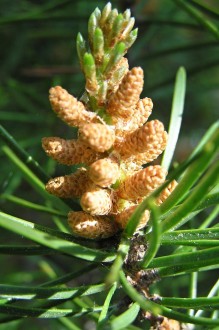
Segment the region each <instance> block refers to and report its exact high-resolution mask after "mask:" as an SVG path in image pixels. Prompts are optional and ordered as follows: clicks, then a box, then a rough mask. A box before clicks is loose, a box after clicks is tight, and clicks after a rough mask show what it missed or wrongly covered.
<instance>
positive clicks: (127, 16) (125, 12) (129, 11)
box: [123, 9, 131, 21]
mask: <svg viewBox="0 0 219 330" xmlns="http://www.w3.org/2000/svg"><path fill="white" fill-rule="evenodd" d="M123 17H124V19H125V20H127V21H128V20H129V19H130V17H131V10H130V9H126V11H124V13H123Z"/></svg>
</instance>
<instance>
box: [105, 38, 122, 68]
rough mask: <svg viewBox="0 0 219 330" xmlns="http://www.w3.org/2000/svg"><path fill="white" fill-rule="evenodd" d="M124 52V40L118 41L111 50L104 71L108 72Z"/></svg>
mask: <svg viewBox="0 0 219 330" xmlns="http://www.w3.org/2000/svg"><path fill="white" fill-rule="evenodd" d="M125 53H126V45H125V44H124V42H119V43H118V44H117V45H116V46H115V48H114V49H113V51H112V54H111V56H110V60H109V62H108V64H107V67H106V69H105V73H108V72H109V71H110V70H111V68H112V67H113V66H114V65H115V64H116V63H118V61H119V60H120V59H121V58H122V57H123V56H124V54H125Z"/></svg>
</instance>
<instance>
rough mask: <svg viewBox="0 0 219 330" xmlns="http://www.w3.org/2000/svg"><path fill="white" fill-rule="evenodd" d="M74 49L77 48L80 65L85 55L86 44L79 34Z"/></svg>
mask: <svg viewBox="0 0 219 330" xmlns="http://www.w3.org/2000/svg"><path fill="white" fill-rule="evenodd" d="M76 48H77V53H78V57H79V60H80V63H81V65H82V62H83V57H84V54H85V53H86V43H85V40H84V38H83V36H82V35H81V33H80V32H79V33H78V35H77V39H76Z"/></svg>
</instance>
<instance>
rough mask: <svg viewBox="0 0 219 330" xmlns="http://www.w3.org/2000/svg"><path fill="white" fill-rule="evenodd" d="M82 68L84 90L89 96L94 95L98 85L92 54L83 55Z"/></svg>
mask: <svg viewBox="0 0 219 330" xmlns="http://www.w3.org/2000/svg"><path fill="white" fill-rule="evenodd" d="M83 68H84V73H85V78H86V90H87V92H88V93H89V94H90V95H94V94H95V93H96V90H97V88H98V84H97V78H96V66H95V61H94V58H93V56H92V54H90V53H85V54H84V58H83Z"/></svg>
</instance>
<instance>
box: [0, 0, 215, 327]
mask: <svg viewBox="0 0 219 330" xmlns="http://www.w3.org/2000/svg"><path fill="white" fill-rule="evenodd" d="M187 3H190V4H192V6H193V8H194V9H195V10H196V13H199V15H201V17H202V18H203V19H204V20H205V22H207V24H206V26H204V25H203V24H200V23H199V21H198V20H197V18H195V17H193V16H192V15H191V14H189V13H188V12H186V11H185V10H184V9H183V8H182V7H180V6H179V3H178V1H174V0H172V1H171V0H148V1H146V0H145V1H143V0H139V1H137V0H136V1H132V0H129V1H112V5H113V7H114V8H118V9H119V11H124V10H125V9H127V8H130V9H131V11H132V16H134V17H135V18H136V24H135V26H136V27H138V28H139V36H138V38H137V41H136V42H135V44H134V45H133V46H132V48H131V49H130V51H129V53H128V59H129V64H130V67H133V66H141V67H142V68H143V70H144V74H145V85H144V91H143V93H142V96H143V97H145V96H147V97H150V98H152V100H153V103H154V110H153V114H152V116H151V118H153V119H154V118H158V119H159V120H162V121H163V122H164V124H165V127H166V129H168V123H169V117H170V110H171V103H172V93H173V86H174V79H175V74H176V71H177V70H178V68H179V67H180V66H184V67H185V69H186V71H187V77H188V80H187V92H186V100H185V111H184V117H183V122H182V129H181V133H180V137H179V142H178V145H177V149H176V154H175V158H174V161H177V162H180V161H182V160H183V159H185V158H186V157H187V156H188V155H189V154H190V152H191V150H192V149H193V148H194V146H195V145H196V144H197V143H198V141H199V139H200V137H201V136H202V135H203V134H204V132H205V131H206V130H207V128H208V127H209V126H210V125H211V124H212V123H213V122H215V121H216V120H217V119H218V103H219V93H218V86H219V47H218V46H219V43H218V41H219V32H217V31H218V30H217V29H218V28H217V27H218V26H219V24H218V19H219V3H218V0H212V1H204V0H203V1H201V0H199V1H198V0H192V1H187ZM105 4H106V2H105V1H83V0H74V1H73V0H62V1H61V0H46V1H43V0H41V1H40V0H35V1H28V0H17V1H8V0H1V1H0V13H1V16H0V40H1V51H0V67H1V74H0V122H1V124H2V125H3V126H4V127H5V128H6V129H7V130H8V131H9V133H10V134H11V135H13V137H14V138H15V140H16V141H17V142H18V143H19V144H20V145H21V146H22V147H23V148H24V149H25V150H26V151H28V152H29V153H30V154H31V155H32V156H33V157H34V158H35V159H36V160H37V161H38V162H39V163H40V165H41V166H42V167H43V168H44V169H45V171H46V172H47V173H48V174H49V175H51V176H55V175H59V174H64V173H68V172H70V171H71V169H70V168H67V167H65V166H61V165H57V164H56V163H55V162H54V161H52V160H50V159H48V157H47V156H46V155H45V154H44V152H43V150H42V148H41V138H42V137H44V136H60V137H64V138H69V137H71V136H72V134H73V131H72V129H71V128H68V127H66V126H65V124H64V123H63V122H62V121H60V120H59V119H58V118H57V117H56V116H55V114H54V113H53V112H52V110H51V108H50V104H49V102H48V90H49V88H50V87H51V86H55V85H61V86H62V87H63V88H65V89H67V90H68V91H69V92H70V93H71V94H73V95H74V96H76V97H80V96H81V94H82V93H83V89H84V78H83V75H82V73H81V71H80V67H79V62H78V59H77V53H76V47H75V40H76V36H77V33H78V32H79V31H80V32H81V33H82V34H83V36H84V37H85V38H86V37H87V21H88V17H89V16H90V14H91V13H92V11H93V10H94V9H95V8H96V7H97V6H98V7H99V8H100V9H102V8H103V7H104V5H105ZM209 22H210V24H212V26H213V29H212V30H211V28H209V26H208V23H209ZM215 27H216V30H215V33H214V32H212V31H213V30H214V28H215ZM1 145H3V142H2V141H1V140H0V146H1ZM0 158H1V160H0V162H1V172H0V173H1V174H0V189H1V190H0V193H4V194H13V195H16V196H18V197H21V198H26V199H28V200H30V201H32V202H36V203H43V198H42V197H40V196H39V195H37V194H36V193H35V191H34V190H33V189H32V187H31V186H29V185H28V184H27V183H26V182H25V181H24V180H23V178H22V176H21V174H20V173H19V171H18V170H17V168H16V167H15V165H14V164H13V163H11V162H10V161H9V160H8V159H7V157H6V156H5V154H4V153H3V152H2V151H1V150H0ZM0 207H1V209H2V211H4V212H7V213H10V214H12V215H16V216H18V217H20V218H24V219H29V220H32V219H34V221H37V222H38V223H41V224H44V225H46V224H50V225H51V219H48V217H47V216H46V215H40V217H39V213H37V212H34V211H32V210H30V209H27V208H25V207H21V206H14V204H12V203H10V202H8V201H5V200H4V199H2V200H1V203H0ZM0 236H1V244H3V243H4V244H6V243H11V244H12V243H17V242H18V238H17V236H16V235H13V234H11V233H8V232H6V231H5V232H4V231H2V232H1V234H0ZM22 243H23V244H24V243H25V240H24V239H22ZM63 259H64V257H62V259H61V261H60V263H61V268H62V270H63V271H70V270H72V265H68V264H67V263H66V267H65V266H64V264H65V262H64V261H63ZM50 262H51V264H52V268H51V269H53V268H56V266H57V263H59V262H58V259H57V258H56V264H53V262H54V261H53V260H52V259H50ZM1 264H2V265H3V264H7V267H4V269H3V270H2V274H1V277H2V282H3V283H16V284H17V283H23V282H25V283H26V284H27V283H32V282H35V283H37V282H41V281H42V280H46V279H47V276H49V274H50V272H51V271H52V270H48V269H47V268H46V267H48V265H44V264H43V261H42V260H41V258H40V257H31V258H25V259H24V258H23V257H22V256H20V257H16V258H14V257H12V256H11V257H9V256H7V257H6V256H5V257H4V256H1ZM36 265H38V266H37V267H36ZM74 267H75V269H77V267H78V265H74ZM65 268H66V269H65ZM18 269H19V271H18ZM58 269H59V268H58V267H57V272H59V271H58ZM15 270H16V273H14V271H15ZM42 270H43V272H42ZM50 275H51V274H50ZM181 283H182V288H183V286H184V285H185V284H186V279H185V282H184V280H182V282H181ZM206 293H207V289H206V292H205V294H206ZM27 324H29V323H27ZM40 324H41V328H42V329H49V327H48V324H47V323H46V321H40ZM24 325H25V323H22V325H21V326H20V328H19V325H18V324H17V323H15V325H14V329H25V327H24ZM38 325H39V323H38ZM28 326H29V325H28ZM28 326H27V328H28ZM6 328H7V329H9V325H7V324H6V325H5V326H4V325H1V326H0V329H1V330H2V329H6ZM37 328H38V327H37V326H36V329H37ZM52 328H53V329H65V327H63V326H61V325H59V326H58V327H57V328H56V326H55V323H53V321H52V324H51V329H52ZM91 328H92V327H91ZM91 328H89V326H88V328H87V329H91ZM10 329H13V325H12V324H11V326H10ZM33 329H34V328H33Z"/></svg>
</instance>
